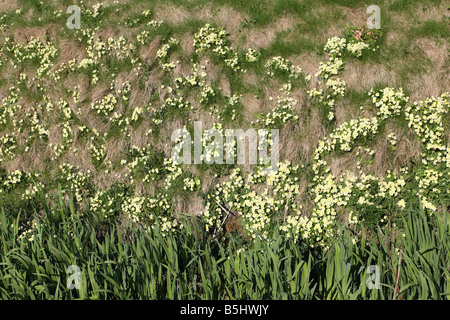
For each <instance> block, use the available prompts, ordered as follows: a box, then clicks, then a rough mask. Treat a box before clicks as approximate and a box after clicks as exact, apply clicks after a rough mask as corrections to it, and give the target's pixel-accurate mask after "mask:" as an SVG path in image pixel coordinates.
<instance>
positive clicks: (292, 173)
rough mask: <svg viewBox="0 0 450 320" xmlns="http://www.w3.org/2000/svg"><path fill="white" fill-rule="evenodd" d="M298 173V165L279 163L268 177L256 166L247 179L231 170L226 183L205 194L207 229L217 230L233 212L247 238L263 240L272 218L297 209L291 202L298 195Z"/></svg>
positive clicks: (272, 221)
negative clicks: (239, 219) (239, 218)
mask: <svg viewBox="0 0 450 320" xmlns="http://www.w3.org/2000/svg"><path fill="white" fill-rule="evenodd" d="M298 170H299V166H292V165H291V163H290V162H283V163H280V164H279V169H278V171H276V172H273V171H272V172H270V173H269V174H268V175H266V174H263V172H264V170H263V168H262V167H259V166H258V167H256V169H255V172H254V173H250V174H248V176H247V177H244V174H243V173H242V171H241V169H240V168H236V169H234V170H233V172H232V173H231V175H230V176H229V179H228V181H226V182H224V183H222V184H218V185H217V186H216V187H215V190H214V191H213V193H211V194H209V195H208V200H207V203H206V206H205V210H204V211H203V212H202V213H201V216H202V218H203V219H204V221H205V223H206V229H207V230H217V228H220V226H221V223H222V221H223V219H224V217H225V216H226V215H227V214H228V213H229V212H232V213H233V214H235V215H238V216H240V217H241V222H242V228H243V232H244V233H245V234H246V235H248V236H249V237H251V238H253V239H254V238H257V237H261V238H266V237H267V236H268V232H269V231H270V229H271V228H272V227H273V225H274V222H275V219H279V218H280V215H286V214H287V213H292V212H298V211H299V210H300V207H298V206H297V205H296V204H295V201H294V199H295V198H296V197H297V196H298V194H299V185H298V177H297V174H298ZM256 190H259V191H256ZM224 208H225V209H227V211H225V210H224ZM287 211H289V212H287Z"/></svg>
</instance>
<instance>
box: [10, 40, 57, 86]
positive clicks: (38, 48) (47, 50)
mask: <svg viewBox="0 0 450 320" xmlns="http://www.w3.org/2000/svg"><path fill="white" fill-rule="evenodd" d="M5 49H6V51H7V52H9V53H10V54H11V55H12V59H10V60H9V61H10V62H11V64H12V65H13V67H14V68H18V67H19V65H21V64H23V63H25V62H35V63H37V64H38V66H39V67H38V69H37V70H36V75H37V78H38V79H41V78H42V77H43V76H44V75H45V74H46V73H47V71H48V70H49V69H50V68H51V67H52V66H53V63H52V61H53V60H54V59H55V58H56V56H57V55H58V49H57V48H56V47H55V46H54V45H53V44H52V43H51V42H48V43H46V44H44V42H42V40H41V39H39V38H35V37H30V38H29V39H28V40H27V43H26V44H24V45H22V44H19V43H18V44H15V43H14V40H13V39H12V38H6V39H5Z"/></svg>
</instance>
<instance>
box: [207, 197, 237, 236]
mask: <svg viewBox="0 0 450 320" xmlns="http://www.w3.org/2000/svg"><path fill="white" fill-rule="evenodd" d="M216 203H217V205H218V206H219V207H220V208H221V209H222V210H224V211H225V212H226V213H227V215H226V216H225V218H224V219H223V221H222V223H221V225H220V228H219V229H217V228H216V229H214V232H213V236H212V238H213V239H215V238H216V236H217V232H218V230H220V229H222V228H223V226H224V225H225V222H227V220H228V217H229V216H230V214H231V215H233V216H235V214H234V213H233V212H231V210H227V209H226V208H225V207H224V206H222V205H221V204H220V203H219V202H217V201H216Z"/></svg>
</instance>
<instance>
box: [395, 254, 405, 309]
mask: <svg viewBox="0 0 450 320" xmlns="http://www.w3.org/2000/svg"><path fill="white" fill-rule="evenodd" d="M402 253H403V248H402V249H400V256H399V258H398V268H397V279H396V280H395V289H394V298H393V300H395V297H396V295H397V292H398V280H399V279H400V267H401V266H402Z"/></svg>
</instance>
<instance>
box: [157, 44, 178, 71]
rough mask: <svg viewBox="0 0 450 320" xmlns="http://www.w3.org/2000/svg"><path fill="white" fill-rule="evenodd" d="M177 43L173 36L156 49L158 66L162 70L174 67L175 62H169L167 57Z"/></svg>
mask: <svg viewBox="0 0 450 320" xmlns="http://www.w3.org/2000/svg"><path fill="white" fill-rule="evenodd" d="M178 44H179V41H178V40H177V39H175V38H170V39H169V41H168V42H167V43H165V44H164V45H163V46H162V47H161V48H160V49H158V51H157V52H156V56H157V58H158V62H159V66H160V67H161V69H163V70H164V71H170V70H172V69H173V68H175V63H173V62H171V61H170V59H169V56H170V51H171V50H173V48H174V47H175V46H176V45H178Z"/></svg>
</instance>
